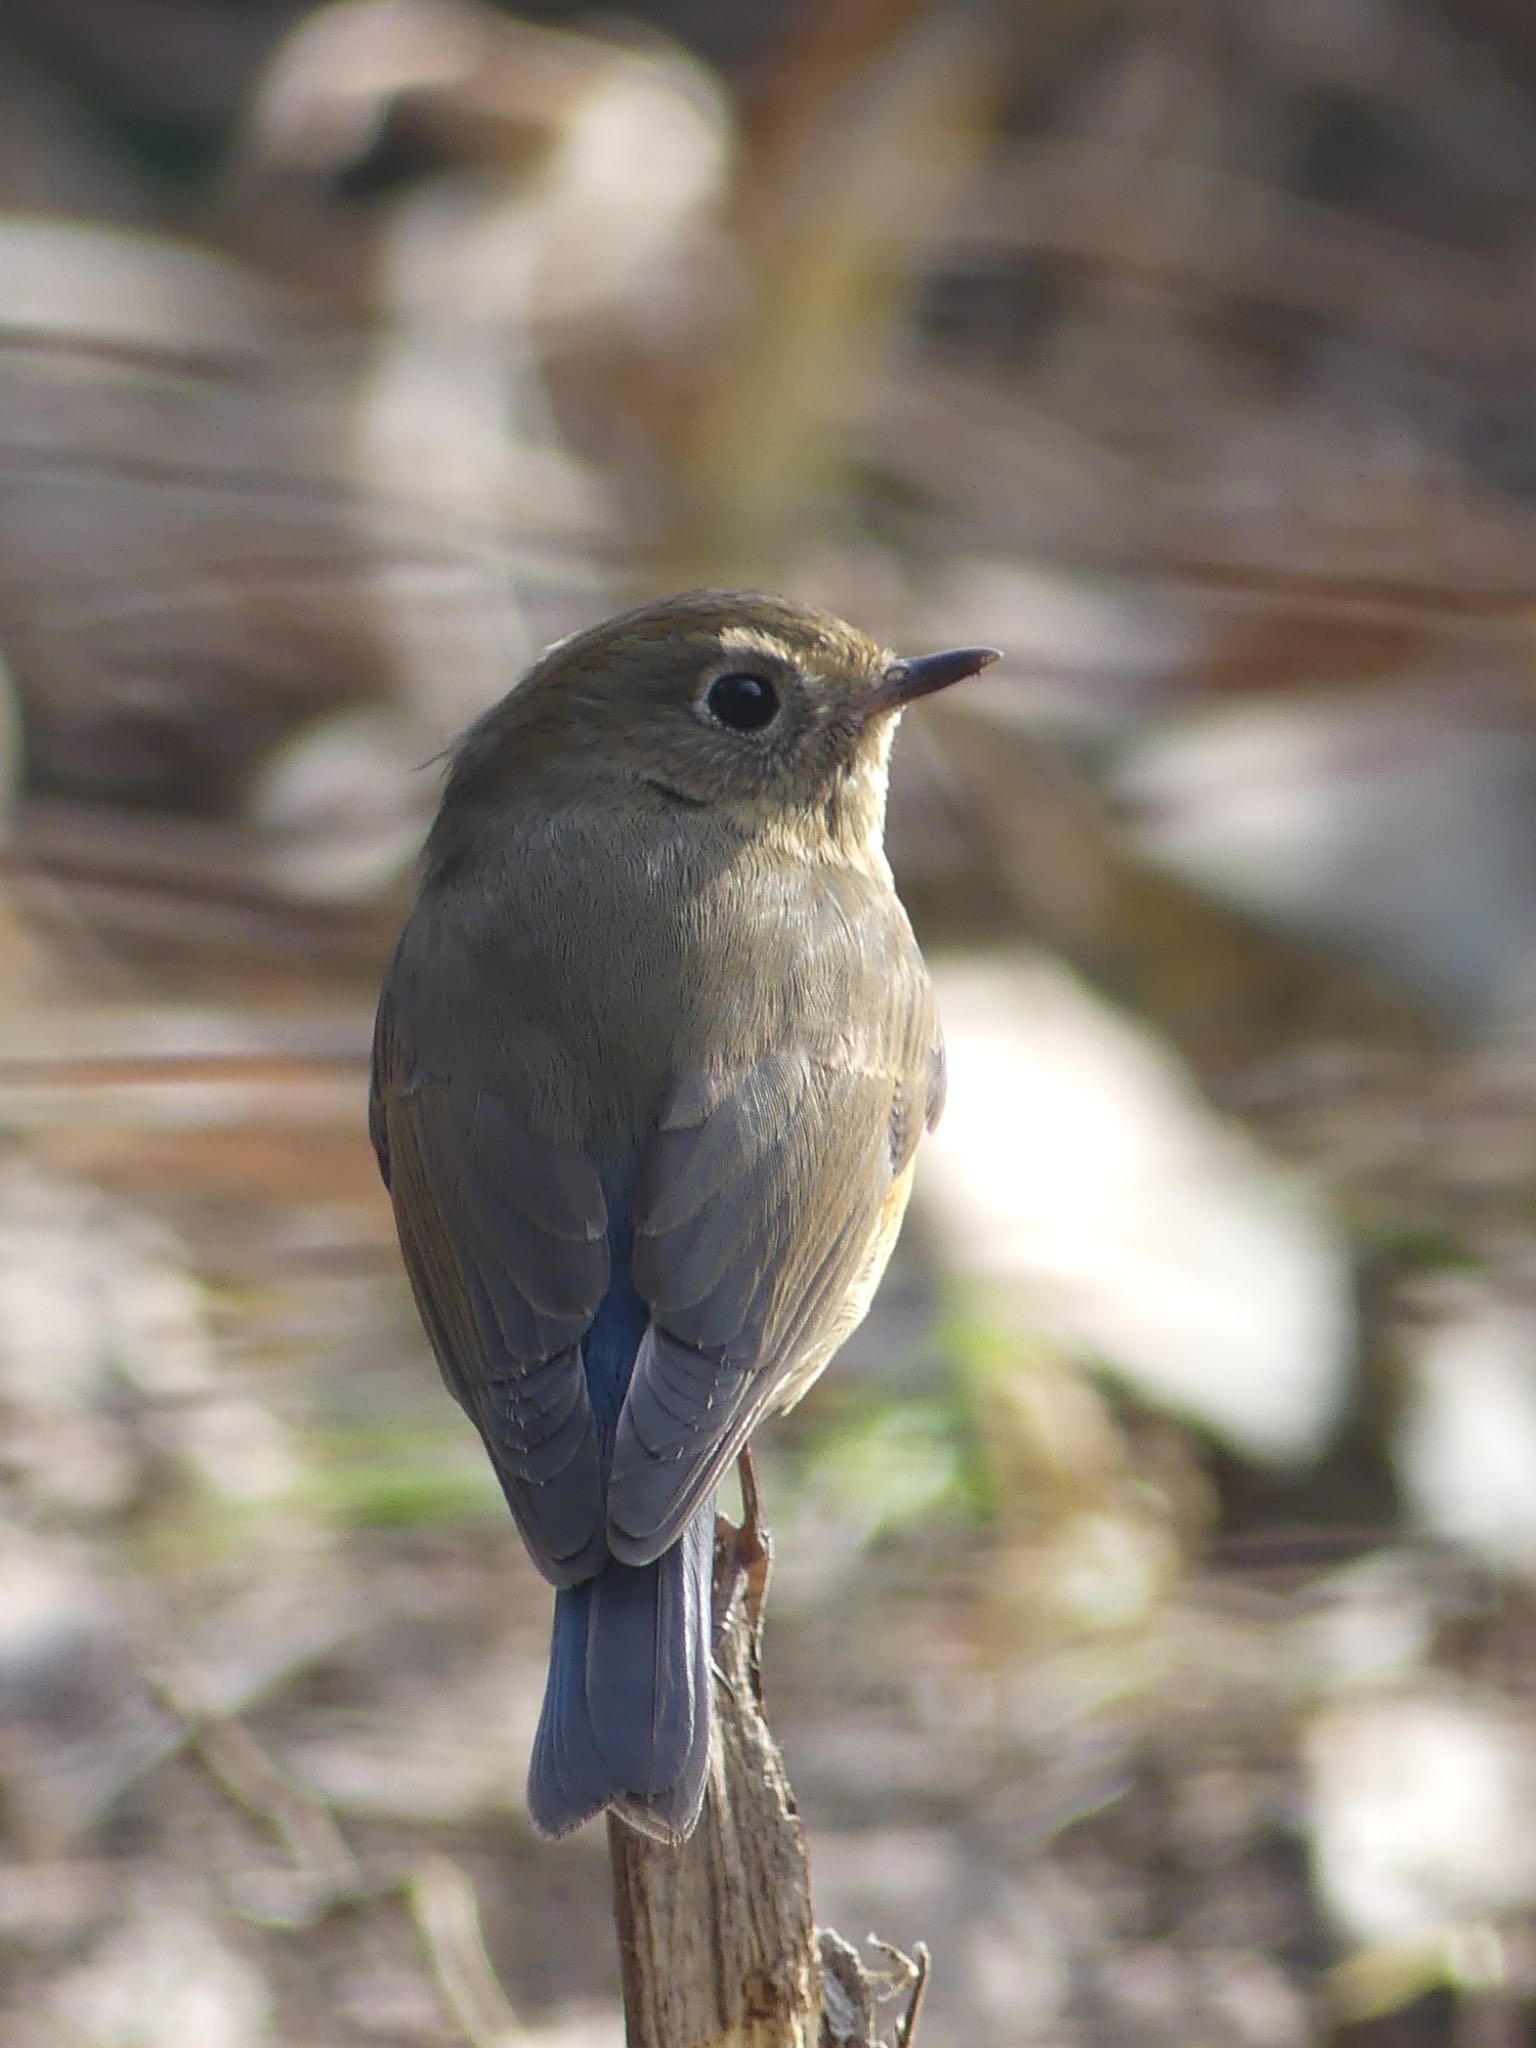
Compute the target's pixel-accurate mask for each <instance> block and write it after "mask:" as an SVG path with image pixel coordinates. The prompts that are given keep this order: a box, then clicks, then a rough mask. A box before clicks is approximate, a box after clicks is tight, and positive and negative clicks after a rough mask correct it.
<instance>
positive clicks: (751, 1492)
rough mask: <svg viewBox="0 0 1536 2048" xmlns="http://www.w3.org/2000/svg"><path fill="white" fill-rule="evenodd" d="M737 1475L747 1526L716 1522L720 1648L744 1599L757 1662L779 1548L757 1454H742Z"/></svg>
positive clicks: (718, 1518) (716, 1626) (716, 1614)
mask: <svg viewBox="0 0 1536 2048" xmlns="http://www.w3.org/2000/svg"><path fill="white" fill-rule="evenodd" d="M736 1470H737V1473H738V1474H739V1476H740V1479H741V1521H740V1523H739V1524H738V1523H735V1522H732V1521H730V1520H729V1519H728V1518H727V1517H726V1516H725V1515H716V1517H715V1578H714V1601H713V1606H714V1631H715V1636H714V1639H715V1641H716V1642H717V1643H718V1642H719V1640H720V1636H721V1633H722V1631H723V1630H724V1628H725V1625H726V1623H727V1622H728V1621H729V1620H730V1618H731V1610H732V1608H733V1607H734V1606H735V1605H736V1600H737V1596H738V1595H740V1596H741V1599H742V1603H743V1608H744V1611H745V1613H746V1617H747V1626H748V1628H750V1630H751V1631H752V1648H753V1654H754V1656H755V1655H756V1652H757V1649H758V1647H759V1645H760V1643H761V1641H762V1634H763V1607H764V1603H765V1601H766V1600H767V1597H768V1573H769V1570H770V1568H771V1566H772V1564H773V1543H772V1539H771V1538H770V1537H769V1534H768V1528H767V1524H766V1523H765V1522H764V1520H763V1513H762V1508H763V1503H762V1497H761V1495H760V1494H759V1493H758V1490H757V1472H756V1470H755V1469H754V1467H753V1464H752V1453H751V1451H749V1450H743V1451H742V1453H741V1456H740V1457H739V1458H738V1459H737V1461H736Z"/></svg>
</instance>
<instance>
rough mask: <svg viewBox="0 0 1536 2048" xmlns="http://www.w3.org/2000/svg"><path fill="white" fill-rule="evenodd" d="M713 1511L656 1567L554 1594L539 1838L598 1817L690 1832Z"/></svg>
mask: <svg viewBox="0 0 1536 2048" xmlns="http://www.w3.org/2000/svg"><path fill="white" fill-rule="evenodd" d="M714 1539H715V1505H714V1501H713V1499H711V1500H709V1501H707V1502H706V1503H705V1504H704V1506H703V1507H701V1508H700V1509H699V1511H698V1513H697V1514H696V1515H695V1516H694V1518H693V1520H692V1521H691V1522H690V1523H689V1524H688V1527H687V1528H686V1529H685V1530H684V1531H683V1534H682V1536H681V1538H680V1539H679V1541H678V1542H677V1543H675V1544H674V1545H673V1547H672V1548H671V1549H670V1550H669V1551H667V1552H666V1553H665V1554H664V1555H663V1556H661V1557H659V1558H657V1559H656V1561H655V1563H654V1564H644V1565H627V1564H618V1563H609V1564H606V1565H605V1566H604V1567H603V1569H602V1570H601V1571H600V1572H599V1573H598V1574H597V1576H596V1578H592V1579H588V1580H586V1581H585V1582H584V1583H583V1584H582V1585H579V1586H571V1587H568V1588H566V1589H565V1590H563V1591H561V1592H559V1593H557V1594H556V1595H555V1629H554V1640H553V1641H552V1642H551V1644H550V1651H549V1678H548V1680H547V1682H546V1684H545V1688H544V1711H543V1713H542V1714H541V1715H540V1716H539V1732H538V1734H537V1736H536V1737H535V1738H534V1744H533V1760H532V1762H531V1763H530V1765H529V1767H528V1811H529V1813H530V1814H531V1815H532V1816H533V1824H534V1826H535V1827H536V1828H537V1829H538V1830H539V1833H540V1834H541V1835H565V1834H569V1833H570V1831H571V1829H572V1828H575V1827H580V1825H581V1823H582V1822H583V1821H586V1820H591V1819H592V1817H593V1816H594V1815H595V1814H598V1813H601V1812H602V1810H603V1808H604V1807H612V1808H613V1810H614V1812H616V1813H617V1814H619V1815H620V1816H621V1818H623V1819H624V1820H626V1821H628V1822H629V1824H630V1826H631V1827H634V1828H638V1829H639V1830H640V1831H641V1833H642V1834H647V1835H654V1836H656V1837H657V1838H658V1839H659V1840H661V1841H664V1842H680V1841H682V1840H683V1839H684V1838H685V1837H686V1836H688V1835H689V1834H691V1833H692V1831H693V1826H694V1823H695V1821H696V1820H697V1819H698V1817H699V1808H700V1806H701V1805H702V1804H703V1801H704V1783H705V1779H706V1778H707V1777H708V1775H709V1727H710V1711H709V1684H710V1634H711V1620H710V1567H711V1563H712V1560H713V1556H714Z"/></svg>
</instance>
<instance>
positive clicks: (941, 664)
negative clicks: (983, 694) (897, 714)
mask: <svg viewBox="0 0 1536 2048" xmlns="http://www.w3.org/2000/svg"><path fill="white" fill-rule="evenodd" d="M1001 660H1002V655H1001V654H1000V653H999V652H998V650H997V648H995V647H949V648H946V649H945V651H944V652H943V653H942V654H914V655H913V656H912V658H911V659H910V660H909V661H893V662H892V663H891V665H890V667H889V668H888V669H887V670H886V672H885V674H884V675H883V676H882V677H881V678H880V681H879V682H878V684H877V685H876V686H875V688H874V690H873V691H872V693H871V694H870V696H869V697H868V698H866V700H865V702H866V704H867V705H868V708H869V710H870V711H875V712H878V711H899V710H900V709H901V707H902V705H903V704H910V703H911V702H912V700H913V698H914V697H931V696H932V695H933V693H934V691H935V690H947V689H948V688H949V686H950V684H951V683H961V682H964V680H965V678H966V677H967V676H974V675H979V674H980V672H981V671H982V670H983V669H984V668H990V667H991V666H992V664H993V662H994V661H1001Z"/></svg>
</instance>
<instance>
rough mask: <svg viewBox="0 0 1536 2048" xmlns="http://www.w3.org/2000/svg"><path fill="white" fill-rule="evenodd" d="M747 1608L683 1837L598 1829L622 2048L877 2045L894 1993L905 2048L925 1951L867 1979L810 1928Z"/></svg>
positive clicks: (806, 1885)
mask: <svg viewBox="0 0 1536 2048" xmlns="http://www.w3.org/2000/svg"><path fill="white" fill-rule="evenodd" d="M727 1527H728V1525H727ZM731 1535H732V1536H733V1535H734V1532H731ZM730 1540H731V1536H727V1537H726V1538H724V1541H726V1542H729V1541H730ZM718 1570H719V1566H718V1565H717V1573H718ZM759 1599H760V1593H759ZM760 1614H761V1608H760V1604H759V1602H758V1601H754V1600H751V1599H743V1600H737V1601H736V1602H735V1603H734V1605H733V1607H732V1609H731V1612H730V1614H729V1616H728V1618H727V1620H726V1622H725V1624H724V1627H723V1629H722V1632H721V1636H720V1640H719V1643H718V1645H717V1647H716V1653H715V1667H716V1668H715V1721H716V1730H717V1739H716V1743H715V1752H714V1756H713V1759H712V1762H711V1769H710V1782H709V1791H708V1793H707V1795H706V1798H705V1802H704V1811H703V1814H702V1816H701V1817H700V1820H699V1824H698V1827H697V1828H696V1829H695V1830H694V1833H693V1835H692V1836H691V1837H690V1839H689V1840H688V1841H687V1842H685V1843H684V1844H683V1845H682V1847H681V1848H676V1849H672V1848H667V1847H666V1846H664V1845H663V1844H662V1843H659V1842H653V1841H650V1840H648V1839H647V1838H646V1837H645V1836H642V1835H638V1834H635V1833H634V1832H633V1831H632V1830H631V1829H629V1828H627V1827H625V1826H624V1825H623V1824H622V1822H619V1821H615V1820H613V1819H610V1820H609V1823H608V1842H609V1849H610V1852H611V1856H612V1863H613V1907H614V1918H615V1921H616V1922H617V1926H618V1937H619V1963H620V1969H621V1972H622V1976H623V1985H624V2018H625V2038H626V2040H627V2042H628V2044H629V2048H878V2038H879V2037H878V2035H877V2033H876V2007H877V2005H878V2003H879V2002H880V2001H881V2000H882V1999H888V1998H890V1997H892V1996H893V1995H894V1994H895V1993H898V1992H902V1991H905V1992H906V1994H907V1999H906V2010H905V2012H904V2013H903V2014H902V2016H901V2019H900V2020H899V2022H898V2023H897V2026H896V2030H895V2034H894V2041H895V2048H911V2044H912V2042H913V2040H914V2027H915V2024H916V2020H917V2013H918V2007H919V2004H920V2002H921V1998H922V1993H923V1989H924V1986H925V1984H926V1981H927V1975H928V1955H927V1951H926V1950H923V1949H920V1950H919V1952H918V1957H917V1960H916V1961H915V1962H912V1961H910V1960H909V1959H908V1958H907V1957H905V1956H901V1955H899V1954H898V1953H897V1952H896V1951H894V1950H883V1951H882V1953H883V1956H884V1958H885V1960H886V1961H887V1963H889V1964H894V1965H895V1968H894V1970H892V1969H889V1968H887V1969H881V1970H876V1971H874V1972H871V1971H869V1970H866V1968H865V1967H864V1965H863V1963H862V1962H861V1961H860V1959H859V1956H858V1953H857V1951H856V1950H855V1949H854V1948H853V1947H852V1946H851V1945H850V1944H849V1943H848V1942H846V1941H844V1940H842V1938H841V1937H840V1936H838V1935H836V1934H833V1933H832V1932H831V1930H830V1929H826V1928H822V1929H819V1930H818V1928H817V1927H816V1925H815V1922H814V1920H813V1918H812V1914H811V1875H810V1864H809V1860H808V1857H807V1853H806V1841H805V1830H804V1828H803V1827H802V1826H801V1824H800V1815H799V1813H798V1811H797V1809H796V1806H795V1799H794V1794H793V1792H792V1791H791V1789H790V1784H789V1779H788V1777H787V1776H786V1774H785V1770H784V1762H783V1759H782V1758H781V1757H780V1755H779V1752H778V1748H777V1745H776V1744H775V1742H774V1740H773V1736H772V1735H771V1733H770V1732H769V1728H768V1723H767V1721H766V1720H765V1718H764V1715H763V1694H762V1674H761V1661H760V1657H759V1626H758V1622H759V1619H760Z"/></svg>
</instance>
